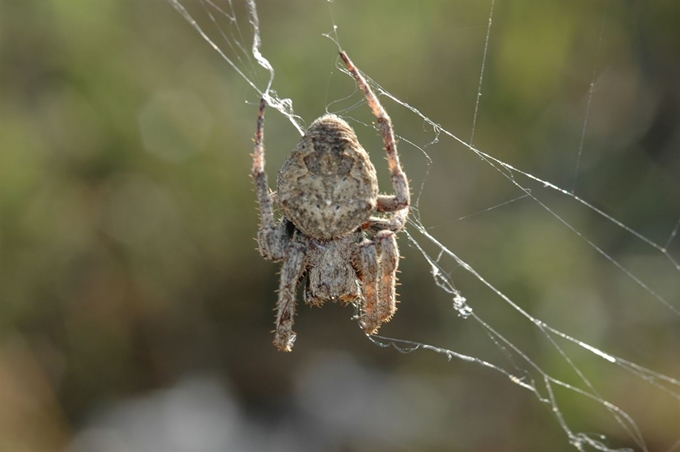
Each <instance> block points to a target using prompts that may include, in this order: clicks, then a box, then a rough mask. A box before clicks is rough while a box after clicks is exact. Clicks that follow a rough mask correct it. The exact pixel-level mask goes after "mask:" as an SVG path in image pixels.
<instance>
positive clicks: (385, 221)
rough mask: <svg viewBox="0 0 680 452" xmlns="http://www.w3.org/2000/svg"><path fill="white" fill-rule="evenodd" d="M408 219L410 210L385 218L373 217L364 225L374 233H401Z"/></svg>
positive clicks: (398, 211)
mask: <svg viewBox="0 0 680 452" xmlns="http://www.w3.org/2000/svg"><path fill="white" fill-rule="evenodd" d="M407 219H408V209H401V210H397V211H396V212H394V213H390V214H387V216H385V217H371V218H369V219H368V221H367V222H366V223H364V225H363V227H364V228H366V229H370V230H372V231H374V232H378V231H385V230H387V231H393V232H399V231H401V230H402V229H404V226H406V221H407Z"/></svg>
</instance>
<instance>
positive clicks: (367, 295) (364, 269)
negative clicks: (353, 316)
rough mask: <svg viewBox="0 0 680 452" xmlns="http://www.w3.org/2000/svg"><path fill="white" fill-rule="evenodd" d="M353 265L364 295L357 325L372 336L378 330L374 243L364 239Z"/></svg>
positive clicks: (378, 316) (375, 251)
mask: <svg viewBox="0 0 680 452" xmlns="http://www.w3.org/2000/svg"><path fill="white" fill-rule="evenodd" d="M354 263H355V266H356V270H357V274H358V276H359V280H360V281H361V285H362V288H363V295H364V300H363V303H362V305H361V306H360V314H359V323H360V324H361V328H363V330H364V331H365V332H366V333H368V334H372V333H374V332H375V331H376V330H377V329H378V328H380V314H379V311H378V305H379V303H380V300H379V299H378V297H379V296H380V291H379V289H378V277H379V268H378V250H377V247H376V245H375V242H373V241H372V240H369V239H365V240H364V241H363V242H362V243H361V244H359V246H358V247H357V254H356V256H355V258H354Z"/></svg>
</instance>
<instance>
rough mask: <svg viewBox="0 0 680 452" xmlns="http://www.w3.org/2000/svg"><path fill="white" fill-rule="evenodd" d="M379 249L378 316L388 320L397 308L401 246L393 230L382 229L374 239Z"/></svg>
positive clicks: (385, 320)
mask: <svg viewBox="0 0 680 452" xmlns="http://www.w3.org/2000/svg"><path fill="white" fill-rule="evenodd" d="M373 240H374V242H375V244H376V249H377V251H378V259H379V266H380V275H379V278H378V294H379V295H378V318H379V319H380V321H381V322H388V321H389V320H390V319H391V318H392V316H393V315H394V313H395V312H396V310H397V302H396V300H397V294H396V287H395V286H396V282H397V267H398V266H399V248H397V237H396V234H395V233H394V232H392V231H380V232H378V233H377V234H376V235H375V238H374V239H373Z"/></svg>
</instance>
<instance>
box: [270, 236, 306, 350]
mask: <svg viewBox="0 0 680 452" xmlns="http://www.w3.org/2000/svg"><path fill="white" fill-rule="evenodd" d="M305 251H306V247H305V245H304V244H303V243H300V242H293V243H291V244H290V246H289V247H288V250H287V252H286V255H285V258H284V260H283V265H282V266H281V281H280V285H279V301H278V303H277V304H276V310H277V311H276V322H275V325H276V330H275V335H274V345H275V346H276V347H277V348H278V349H279V350H281V351H282V352H290V351H292V350H293V344H294V343H295V333H294V332H293V323H294V321H295V319H294V316H295V295H296V290H295V289H296V288H297V285H298V282H299V281H300V278H302V275H303V273H304V270H305Z"/></svg>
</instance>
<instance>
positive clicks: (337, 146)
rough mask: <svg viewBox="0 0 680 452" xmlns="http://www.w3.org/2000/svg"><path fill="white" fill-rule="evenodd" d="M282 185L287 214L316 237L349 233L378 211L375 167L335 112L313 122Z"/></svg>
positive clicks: (280, 179) (280, 181)
mask: <svg viewBox="0 0 680 452" xmlns="http://www.w3.org/2000/svg"><path fill="white" fill-rule="evenodd" d="M277 185H278V188H277V193H278V202H279V206H280V208H281V210H282V212H283V215H284V216H285V217H286V218H287V219H288V220H290V221H291V222H292V223H293V224H294V225H295V227H296V228H297V229H299V230H300V231H301V232H302V233H304V234H305V235H307V236H310V237H316V238H321V239H330V238H335V237H341V236H344V235H347V234H348V233H350V232H352V231H354V230H356V229H357V228H358V227H359V226H361V224H363V223H364V222H366V221H367V220H368V219H369V217H370V216H371V214H372V213H373V212H375V210H376V205H377V197H378V182H377V179H376V173H375V168H374V167H373V164H372V163H371V160H370V158H369V156H368V153H367V152H366V151H365V150H364V149H363V148H362V147H361V145H360V144H359V141H358V140H357V137H356V135H355V133H354V131H353V130H352V128H351V127H350V126H349V125H348V124H347V123H346V122H345V121H343V120H342V119H340V118H338V117H337V116H334V115H326V116H322V117H321V118H319V119H317V120H316V121H314V122H313V123H312V125H311V126H310V127H309V129H308V130H307V133H306V134H305V136H304V137H302V139H301V140H300V142H299V143H298V145H297V147H296V148H295V149H294V150H293V152H292V153H291V154H290V156H288V158H287V159H286V161H285V162H284V164H283V166H282V167H281V170H280V171H279V175H278V184H277Z"/></svg>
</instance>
